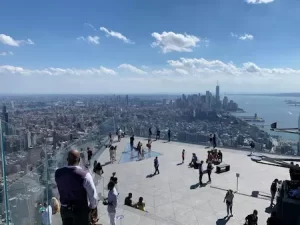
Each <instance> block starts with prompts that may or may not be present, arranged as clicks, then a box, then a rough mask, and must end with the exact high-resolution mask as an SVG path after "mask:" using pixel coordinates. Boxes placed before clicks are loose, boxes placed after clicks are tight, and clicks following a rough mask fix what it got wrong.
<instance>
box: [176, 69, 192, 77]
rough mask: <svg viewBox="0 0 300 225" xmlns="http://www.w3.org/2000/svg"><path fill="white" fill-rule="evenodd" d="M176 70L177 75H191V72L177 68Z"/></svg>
mask: <svg viewBox="0 0 300 225" xmlns="http://www.w3.org/2000/svg"><path fill="white" fill-rule="evenodd" d="M175 70H176V72H177V73H180V74H182V75H188V74H189V72H188V71H186V70H184V69H180V68H176V69H175Z"/></svg>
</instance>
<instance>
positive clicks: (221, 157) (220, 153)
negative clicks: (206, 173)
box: [218, 150, 223, 163]
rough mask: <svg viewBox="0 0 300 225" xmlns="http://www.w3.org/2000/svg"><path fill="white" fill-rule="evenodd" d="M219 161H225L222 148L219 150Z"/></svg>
mask: <svg viewBox="0 0 300 225" xmlns="http://www.w3.org/2000/svg"><path fill="white" fill-rule="evenodd" d="M218 162H219V163H222V162H223V153H222V152H221V150H219V152H218Z"/></svg>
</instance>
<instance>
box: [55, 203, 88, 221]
mask: <svg viewBox="0 0 300 225" xmlns="http://www.w3.org/2000/svg"><path fill="white" fill-rule="evenodd" d="M60 214H61V219H62V224H63V225H89V224H90V222H89V208H73V209H69V208H67V207H63V206H62V207H61V210H60Z"/></svg>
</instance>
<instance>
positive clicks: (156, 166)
mask: <svg viewBox="0 0 300 225" xmlns="http://www.w3.org/2000/svg"><path fill="white" fill-rule="evenodd" d="M158 167H159V162H158V158H157V156H156V157H155V159H154V168H155V172H154V175H156V173H158V174H159V169H158Z"/></svg>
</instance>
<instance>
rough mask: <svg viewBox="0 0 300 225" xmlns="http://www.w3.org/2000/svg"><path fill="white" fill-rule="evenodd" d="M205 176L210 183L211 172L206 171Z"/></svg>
mask: <svg viewBox="0 0 300 225" xmlns="http://www.w3.org/2000/svg"><path fill="white" fill-rule="evenodd" d="M207 175H208V181H209V182H211V178H210V175H211V171H207Z"/></svg>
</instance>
